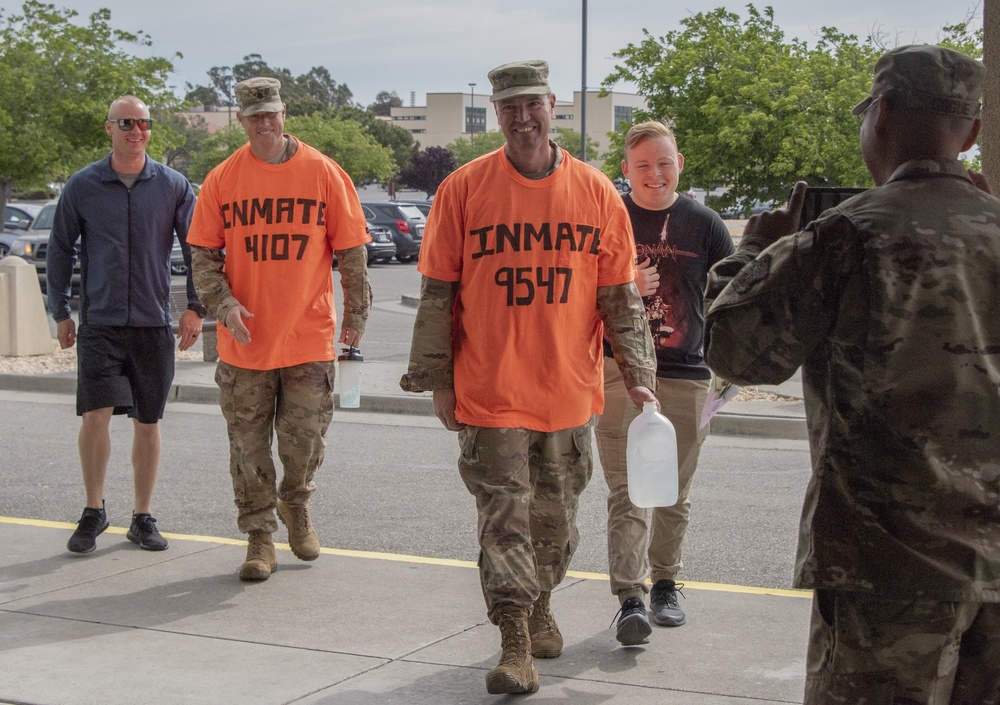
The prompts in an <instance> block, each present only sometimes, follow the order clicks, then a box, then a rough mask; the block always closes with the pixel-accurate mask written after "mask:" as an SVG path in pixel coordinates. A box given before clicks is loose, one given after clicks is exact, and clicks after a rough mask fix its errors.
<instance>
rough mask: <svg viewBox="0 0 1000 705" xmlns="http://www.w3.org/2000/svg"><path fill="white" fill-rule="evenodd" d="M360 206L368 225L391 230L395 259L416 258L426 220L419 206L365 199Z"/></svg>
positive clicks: (410, 259) (406, 260) (401, 260)
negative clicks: (394, 246) (394, 245)
mask: <svg viewBox="0 0 1000 705" xmlns="http://www.w3.org/2000/svg"><path fill="white" fill-rule="evenodd" d="M361 207H362V209H363V210H364V212H365V218H366V219H367V220H368V223H369V226H371V225H380V226H382V227H386V228H389V230H390V231H391V232H392V239H393V241H394V242H395V243H396V259H397V260H399V261H400V262H413V261H414V260H416V259H417V256H418V255H419V254H420V242H421V240H422V239H423V237H424V223H426V222H427V219H426V218H424V214H423V213H421V212H420V209H419V208H417V207H416V206H413V205H410V204H409V203H395V202H393V201H365V202H363V203H362V204H361Z"/></svg>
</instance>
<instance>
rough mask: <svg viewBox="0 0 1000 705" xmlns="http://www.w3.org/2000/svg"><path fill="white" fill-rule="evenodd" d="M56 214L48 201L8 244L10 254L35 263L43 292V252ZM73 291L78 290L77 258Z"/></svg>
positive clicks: (52, 204) (78, 270)
mask: <svg viewBox="0 0 1000 705" xmlns="http://www.w3.org/2000/svg"><path fill="white" fill-rule="evenodd" d="M55 216H56V204H55V203H49V204H47V205H45V206H42V208H41V210H39V211H38V214H37V215H36V216H35V219H34V220H33V221H32V223H31V227H30V228H28V229H27V230H25V231H24V232H23V234H22V235H21V237H19V238H17V239H16V240H15V241H14V244H12V245H11V246H10V254H12V255H17V256H18V257H21V258H23V259H24V260H25V261H26V262H30V263H31V264H33V265H35V271H36V272H38V283H39V284H40V285H41V287H42V293H43V294H44V293H46V292H45V253H46V251H47V250H48V247H49V232H50V231H51V230H52V220H53V219H54V218H55ZM72 287H73V293H74V294H75V293H77V292H78V291H79V290H80V260H79V259H77V261H76V265H75V266H74V267H73V279H72Z"/></svg>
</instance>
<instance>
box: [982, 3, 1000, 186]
mask: <svg viewBox="0 0 1000 705" xmlns="http://www.w3.org/2000/svg"><path fill="white" fill-rule="evenodd" d="M983 64H984V65H985V66H986V79H985V81H984V83H983V114H982V116H981V117H982V120H983V127H982V134H983V137H982V144H981V148H982V162H983V174H984V175H985V176H986V178H987V179H989V182H990V183H991V184H993V188H994V189H997V188H998V187H1000V104H998V103H1000V0H984V1H983Z"/></svg>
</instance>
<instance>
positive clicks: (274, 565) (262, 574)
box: [240, 531, 278, 580]
mask: <svg viewBox="0 0 1000 705" xmlns="http://www.w3.org/2000/svg"><path fill="white" fill-rule="evenodd" d="M277 569H278V559H277V557H276V556H275V555H274V542H273V541H271V534H270V533H269V532H267V531H251V532H250V535H249V536H248V537H247V559H246V560H245V561H244V562H243V565H241V566H240V580H267V579H268V578H269V577H271V573H273V572H274V571H276V570H277Z"/></svg>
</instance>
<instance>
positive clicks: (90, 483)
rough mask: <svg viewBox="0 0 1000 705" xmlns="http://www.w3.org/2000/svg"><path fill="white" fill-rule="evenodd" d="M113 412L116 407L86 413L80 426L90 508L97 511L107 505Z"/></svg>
mask: <svg viewBox="0 0 1000 705" xmlns="http://www.w3.org/2000/svg"><path fill="white" fill-rule="evenodd" d="M113 412H114V409H113V408H112V407H107V408H104V409H95V410H94V411H85V412H84V413H83V423H82V424H81V425H80V438H79V447H80V467H81V469H82V470H83V486H84V488H85V489H86V492H87V506H88V507H91V508H93V509H101V508H102V507H103V506H104V477H105V476H106V475H107V473H108V459H109V458H110V457H111V434H110V432H109V431H108V428H109V425H110V423H111V416H112V413H113Z"/></svg>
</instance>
